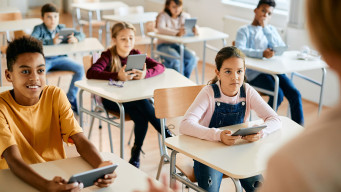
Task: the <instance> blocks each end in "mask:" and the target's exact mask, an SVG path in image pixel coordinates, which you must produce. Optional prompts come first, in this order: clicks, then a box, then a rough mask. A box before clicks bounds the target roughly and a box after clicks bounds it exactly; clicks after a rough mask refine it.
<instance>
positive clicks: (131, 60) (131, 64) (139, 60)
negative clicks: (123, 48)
mask: <svg viewBox="0 0 341 192" xmlns="http://www.w3.org/2000/svg"><path fill="white" fill-rule="evenodd" d="M146 58H147V54H136V55H128V59H127V67H126V71H131V70H133V69H138V70H143V65H144V63H145V62H146Z"/></svg>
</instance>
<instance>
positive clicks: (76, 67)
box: [45, 55, 84, 101]
mask: <svg viewBox="0 0 341 192" xmlns="http://www.w3.org/2000/svg"><path fill="white" fill-rule="evenodd" d="M45 60H46V72H49V71H73V72H74V73H75V74H74V75H73V76H72V80H71V83H70V87H69V91H68V92H67V94H66V96H67V98H68V99H69V100H70V101H74V100H75V99H76V98H77V91H78V88H77V87H76V86H75V82H76V81H79V80H82V78H83V76H84V69H83V65H81V64H79V63H77V62H75V61H73V60H72V59H70V58H69V57H67V56H64V55H60V56H56V57H46V58H45Z"/></svg>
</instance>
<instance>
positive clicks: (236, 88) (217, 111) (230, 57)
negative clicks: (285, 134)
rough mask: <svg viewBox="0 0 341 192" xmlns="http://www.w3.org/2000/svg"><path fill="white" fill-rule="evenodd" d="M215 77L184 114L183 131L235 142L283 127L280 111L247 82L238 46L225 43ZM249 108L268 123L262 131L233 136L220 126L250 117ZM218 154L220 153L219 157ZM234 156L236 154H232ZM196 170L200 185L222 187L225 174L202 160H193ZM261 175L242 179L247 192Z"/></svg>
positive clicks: (226, 141) (255, 137) (258, 182)
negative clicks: (245, 81)
mask: <svg viewBox="0 0 341 192" xmlns="http://www.w3.org/2000/svg"><path fill="white" fill-rule="evenodd" d="M215 61H216V67H217V68H216V70H215V72H216V75H217V76H216V77H215V78H214V79H213V80H212V81H211V82H210V85H208V86H206V87H204V88H203V89H202V90H201V92H200V93H199V94H198V96H197V98H196V99H195V101H194V102H193V104H192V105H191V107H190V108H189V109H188V111H187V113H186V114H185V117H184V120H183V121H182V122H181V125H180V133H182V134H186V135H191V136H194V137H198V138H200V139H205V140H210V141H220V142H222V143H224V144H226V145H234V144H235V142H236V141H237V140H238V139H244V140H247V141H249V142H254V141H258V140H259V139H261V138H262V137H264V136H265V135H267V134H270V133H271V132H273V131H275V130H277V129H279V128H281V121H280V119H279V117H278V116H277V114H276V113H275V112H274V111H273V110H272V109H271V107H269V105H267V103H266V102H265V101H264V100H263V99H262V97H261V96H260V95H259V94H258V93H257V91H256V90H254V89H253V88H252V87H251V86H250V85H248V84H247V83H244V74H245V59H244V55H243V53H242V52H241V51H240V50H238V49H237V48H236V47H225V48H223V49H221V50H220V51H219V52H218V54H217V56H216V59H215ZM250 110H254V111H255V112H256V113H257V116H258V117H260V118H262V119H263V120H264V122H265V124H266V125H267V128H265V129H263V131H261V132H259V133H257V134H254V135H248V136H244V137H241V136H231V131H229V130H225V131H222V130H220V129H217V128H219V127H224V126H228V125H234V124H240V123H243V122H245V121H247V119H248V118H249V114H250ZM217 158H218V157H217ZM231 158H233V157H231ZM194 173H195V177H196V179H197V181H198V184H199V186H200V187H201V188H203V189H205V190H207V191H212V192H213V191H215V192H216V191H219V188H220V183H221V180H222V176H223V174H222V173H220V172H219V171H217V170H215V169H212V168H210V167H208V166H206V165H204V164H202V163H199V162H197V161H194ZM262 179H263V178H262V175H256V176H253V177H249V178H245V179H240V182H241V185H242V187H243V188H244V189H245V191H246V192H250V191H255V190H256V188H257V187H258V186H259V184H260V182H261V181H262Z"/></svg>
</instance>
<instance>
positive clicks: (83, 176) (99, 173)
mask: <svg viewBox="0 0 341 192" xmlns="http://www.w3.org/2000/svg"><path fill="white" fill-rule="evenodd" d="M117 166H118V164H114V165H108V166H105V167H100V168H96V169H92V170H89V171H85V172H82V173H78V174H75V175H73V176H71V177H70V179H69V182H68V183H74V182H79V183H83V185H84V187H89V186H92V185H94V183H95V182H96V181H97V179H99V178H104V175H106V174H111V173H113V172H114V171H115V169H116V168H117Z"/></svg>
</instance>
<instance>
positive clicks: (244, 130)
mask: <svg viewBox="0 0 341 192" xmlns="http://www.w3.org/2000/svg"><path fill="white" fill-rule="evenodd" d="M265 127H266V125H261V126H256V127H247V128H241V129H239V130H238V131H236V132H234V133H233V134H232V136H238V135H240V136H246V135H252V134H256V133H258V132H259V131H261V130H262V129H264V128H265Z"/></svg>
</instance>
